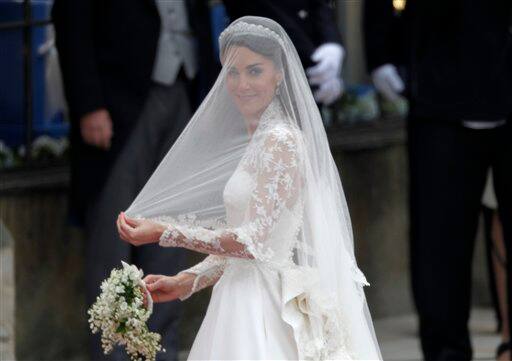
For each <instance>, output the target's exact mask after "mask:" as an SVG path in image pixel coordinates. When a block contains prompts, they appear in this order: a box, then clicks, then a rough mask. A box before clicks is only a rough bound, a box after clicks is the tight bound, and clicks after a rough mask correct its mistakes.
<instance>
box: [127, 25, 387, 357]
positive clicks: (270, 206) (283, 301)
mask: <svg viewBox="0 0 512 361" xmlns="http://www.w3.org/2000/svg"><path fill="white" fill-rule="evenodd" d="M219 49H220V58H221V62H222V71H221V73H220V74H219V77H218V79H217V81H216V82H215V84H214V85H213V87H212V89H211V90H210V92H209V93H208V96H207V97H206V98H205V100H204V101H203V102H202V104H201V106H200V107H199V108H198V110H197V111H196V113H195V114H194V116H193V117H192V119H191V120H190V122H189V123H188V125H187V127H186V128H185V130H184V131H183V133H182V134H181V135H180V137H179V138H178V140H177V141H176V142H175V144H174V145H173V146H172V148H171V149H170V150H169V152H168V153H167V155H166V156H165V157H164V159H163V160H162V162H161V163H160V164H159V166H158V167H157V169H156V170H155V172H154V174H153V175H152V176H151V178H150V179H149V180H148V182H147V183H146V185H145V186H144V188H143V189H142V190H141V192H140V193H139V195H138V196H137V198H136V199H135V200H134V202H133V203H132V204H131V205H130V207H129V209H128V210H127V211H126V214H127V215H128V216H131V217H140V218H147V219H152V220H155V221H161V222H163V223H165V224H166V230H165V231H164V232H163V234H162V236H161V237H160V240H159V244H160V245H161V246H164V247H181V248H187V249H190V250H193V251H196V252H201V253H205V254H208V256H206V257H205V259H204V261H203V262H200V263H199V264H197V265H195V266H194V267H192V268H190V269H188V270H185V271H183V272H189V273H193V274H196V275H197V276H196V277H195V278H194V284H193V286H192V288H191V292H190V294H193V293H195V292H197V291H199V290H201V289H203V288H205V287H208V286H213V292H212V296H211V300H210V304H209V306H208V310H207V313H206V316H205V318H204V321H203V323H202V325H201V328H200V330H199V332H198V334H197V336H196V339H195V342H194V344H193V346H192V349H191V351H190V355H189V358H190V359H192V360H198V359H200V360H211V359H216V360H218V359H237V360H238V359H292V360H296V359H301V360H302V359H308V360H333V359H336V360H347V359H359V360H375V359H381V355H380V351H379V346H378V342H377V339H376V337H375V334H374V330H373V324H372V319H371V315H370V313H369V310H368V305H367V302H366V298H365V295H364V290H363V287H364V286H365V285H367V284H368V283H367V282H366V278H365V277H364V275H363V274H362V273H361V271H360V270H359V268H358V267H357V262H356V258H355V254H354V241H353V235H352V227H351V221H350V216H349V212H348V207H347V204H346V201H345V195H344V192H343V187H342V184H341V180H340V176H339V172H338V169H337V166H336V163H335V161H334V158H333V157H332V154H331V151H330V148H329V143H328V140H327V135H326V133H325V129H324V127H323V123H322V119H321V116H320V112H319V110H318V107H317V106H316V104H315V100H314V98H313V95H312V93H311V89H310V87H309V84H308V81H307V79H306V76H305V73H304V69H303V67H302V64H301V62H300V58H299V56H298V54H297V51H296V50H295V48H294V46H293V43H292V42H291V40H290V38H289V37H288V35H287V34H286V32H285V31H284V30H283V28H282V27H281V26H280V25H279V24H277V23H276V22H275V21H273V20H270V19H266V18H260V17H243V18H240V19H237V20H235V21H234V22H233V23H232V24H230V25H229V26H228V27H227V28H226V29H225V30H224V31H223V32H222V34H221V36H219ZM267 103H268V106H267ZM263 106H266V107H267V108H266V109H265V110H264V111H263V114H262V115H261V117H260V119H253V118H254V116H255V115H256V114H258V113H259V111H260V110H261V109H262V107H263ZM244 114H245V116H244ZM252 131H254V133H252ZM250 133H252V134H250ZM190 294H189V295H184V296H182V299H185V298H187V297H189V296H190Z"/></svg>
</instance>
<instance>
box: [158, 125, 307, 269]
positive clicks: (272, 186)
mask: <svg viewBox="0 0 512 361" xmlns="http://www.w3.org/2000/svg"><path fill="white" fill-rule="evenodd" d="M297 137H298V136H297V135H296V134H295V133H294V132H293V131H292V130H291V129H289V128H287V127H286V126H276V127H274V128H272V129H271V130H269V131H268V133H267V134H265V138H264V139H263V140H262V141H261V142H262V146H261V148H259V147H257V148H255V149H253V151H252V152H251V154H250V155H249V157H248V160H247V161H246V163H247V164H245V165H244V166H245V167H247V168H248V169H252V170H253V172H254V178H255V180H256V185H255V187H254V190H253V191H252V193H251V198H250V201H249V202H248V206H247V209H246V210H245V212H244V214H245V215H244V221H243V222H242V224H241V225H240V226H238V227H234V228H224V229H220V228H219V229H207V228H204V227H189V226H183V225H179V224H170V225H169V226H168V227H167V230H166V231H165V232H164V233H163V234H162V236H161V237H160V245H161V246H164V247H165V246H167V247H183V248H187V249H190V250H193V251H197V252H202V253H208V254H216V255H223V256H230V257H241V258H255V259H258V260H268V259H270V258H271V257H272V255H273V251H272V248H271V247H270V246H269V244H268V242H267V240H268V237H269V235H270V234H271V232H272V230H273V229H274V227H275V225H276V224H277V223H278V222H279V219H280V217H281V216H282V214H283V211H284V210H285V209H292V208H293V207H294V206H295V205H296V203H297V202H298V201H299V198H300V186H301V177H300V171H299V168H300V167H299V159H298V158H299V157H298V154H299V152H298V145H299V144H298V139H297Z"/></svg>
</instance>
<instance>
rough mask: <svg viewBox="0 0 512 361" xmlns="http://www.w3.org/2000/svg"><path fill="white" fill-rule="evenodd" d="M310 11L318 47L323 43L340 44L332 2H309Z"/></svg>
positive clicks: (316, 0)
mask: <svg viewBox="0 0 512 361" xmlns="http://www.w3.org/2000/svg"><path fill="white" fill-rule="evenodd" d="M310 9H311V17H312V19H311V20H312V21H313V25H314V27H315V34H316V38H317V39H316V42H317V43H318V45H321V44H324V43H338V44H342V39H341V34H340V31H339V29H338V25H337V23H336V16H335V13H334V6H333V4H332V1H329V0H310Z"/></svg>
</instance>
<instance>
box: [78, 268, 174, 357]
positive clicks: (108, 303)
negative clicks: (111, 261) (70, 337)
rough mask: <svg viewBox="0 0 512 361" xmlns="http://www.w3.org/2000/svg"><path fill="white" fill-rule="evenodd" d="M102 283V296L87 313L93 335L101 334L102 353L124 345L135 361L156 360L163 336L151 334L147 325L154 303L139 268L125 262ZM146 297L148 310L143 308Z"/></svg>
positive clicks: (160, 349)
mask: <svg viewBox="0 0 512 361" xmlns="http://www.w3.org/2000/svg"><path fill="white" fill-rule="evenodd" d="M122 264H123V268H122V269H113V270H112V272H111V273H110V277H109V278H108V279H106V280H105V281H103V282H102V284H101V294H100V295H99V296H98V297H97V299H96V302H95V303H94V304H93V305H92V307H91V308H90V309H89V311H88V312H87V313H88V314H89V316H90V317H89V325H90V327H91V330H92V332H93V333H97V332H98V331H100V330H101V343H102V346H103V351H104V352H105V353H106V354H108V353H110V352H111V351H112V349H113V348H114V346H115V345H124V346H125V348H126V352H127V353H128V355H129V356H130V358H131V359H132V360H155V357H156V353H157V352H158V351H163V352H165V350H164V349H162V346H161V345H160V339H161V336H160V335H159V334H158V333H154V332H150V331H149V330H148V326H147V325H146V321H147V320H148V318H149V316H150V315H151V313H152V312H153V301H152V299H151V295H150V294H149V292H148V290H147V288H146V285H145V283H144V281H143V280H142V276H143V275H144V273H143V272H142V270H139V269H138V268H137V267H136V266H133V265H129V264H127V263H125V262H122ZM144 293H146V300H147V302H146V307H145V305H144Z"/></svg>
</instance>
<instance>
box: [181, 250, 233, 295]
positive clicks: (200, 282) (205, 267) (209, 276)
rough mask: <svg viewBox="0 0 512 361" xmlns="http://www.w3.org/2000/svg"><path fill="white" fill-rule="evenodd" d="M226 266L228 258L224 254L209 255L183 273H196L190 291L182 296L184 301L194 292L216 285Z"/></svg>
mask: <svg viewBox="0 0 512 361" xmlns="http://www.w3.org/2000/svg"><path fill="white" fill-rule="evenodd" d="M225 267H226V258H225V257H223V256H216V255H209V256H207V257H206V258H205V259H204V260H203V261H202V262H199V263H198V264H196V265H195V266H192V267H190V268H188V269H186V270H183V271H181V272H179V273H180V274H181V273H191V274H194V275H196V277H195V278H194V281H193V284H192V287H191V289H190V292H189V293H188V294H186V295H183V296H181V297H180V300H182V301H184V300H186V299H187V298H189V297H190V296H191V295H193V294H194V293H196V292H198V291H200V290H202V289H203V288H206V287H209V286H211V285H214V284H215V283H216V282H217V281H218V280H219V278H220V277H221V276H222V274H223V273H224V268H225Z"/></svg>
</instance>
